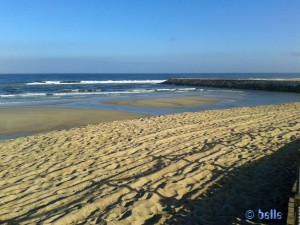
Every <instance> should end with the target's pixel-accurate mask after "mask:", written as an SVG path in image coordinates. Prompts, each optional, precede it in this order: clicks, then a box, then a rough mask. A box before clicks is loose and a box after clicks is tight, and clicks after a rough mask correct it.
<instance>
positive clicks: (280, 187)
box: [164, 139, 300, 225]
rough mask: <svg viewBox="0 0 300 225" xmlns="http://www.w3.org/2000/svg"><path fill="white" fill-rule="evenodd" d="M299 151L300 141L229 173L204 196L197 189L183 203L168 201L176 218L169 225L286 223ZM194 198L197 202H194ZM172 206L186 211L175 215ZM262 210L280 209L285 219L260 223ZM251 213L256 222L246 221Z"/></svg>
mask: <svg viewBox="0 0 300 225" xmlns="http://www.w3.org/2000/svg"><path fill="white" fill-rule="evenodd" d="M299 149H300V139H297V140H294V141H292V142H291V143H289V144H287V145H285V146H284V147H282V148H280V149H278V150H277V151H276V152H274V153H273V154H271V155H269V156H266V157H264V158H262V159H259V160H257V161H255V162H250V163H246V164H244V165H243V166H241V167H238V168H236V169H234V170H233V171H231V172H228V173H227V174H226V176H225V177H224V178H222V179H220V180H219V181H217V182H216V183H214V184H213V185H212V186H210V187H209V189H208V190H207V191H206V192H205V193H204V194H199V195H197V191H198V190H195V191H193V192H190V193H187V194H186V195H184V196H183V198H182V199H181V200H180V201H178V200H176V199H175V198H172V199H166V201H165V202H164V204H165V206H166V209H169V210H170V211H169V212H168V213H170V214H171V215H172V216H171V217H170V218H169V219H168V220H167V221H166V224H216V225H219V224H220V225H226V224H273V225H274V224H286V219H287V208H288V200H289V197H290V194H291V190H292V186H293V184H294V182H295V180H296V165H297V151H298V150H299ZM192 195H193V196H194V198H193V199H194V200H190V199H191V196H192ZM195 196H196V198H195ZM172 205H181V206H182V209H181V210H179V211H177V212H174V211H172V210H171V209H172V208H174V207H172ZM258 209H261V211H263V212H268V211H270V209H276V210H277V212H282V219H279V220H270V219H269V220H266V219H264V220H260V219H258ZM247 210H253V211H254V213H255V214H254V218H253V219H251V220H247V219H246V216H245V213H246V211H247Z"/></svg>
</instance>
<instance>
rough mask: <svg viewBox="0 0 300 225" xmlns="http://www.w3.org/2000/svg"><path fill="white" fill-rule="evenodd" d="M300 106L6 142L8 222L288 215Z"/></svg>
mask: <svg viewBox="0 0 300 225" xmlns="http://www.w3.org/2000/svg"><path fill="white" fill-rule="evenodd" d="M299 112H300V103H293V104H285V105H273V106H260V107H254V108H235V109H229V110H215V111H204V112H197V113H183V114H175V115H167V116H159V117H152V118H143V119H135V120H127V121H115V122H106V123H102V124H99V125H89V126H86V127H82V128H73V129H70V130H68V131H55V132H50V133H44V134H39V135H35V136H30V137H24V138H19V139H16V140H10V141H4V142H0V220H2V223H4V224H36V223H37V224H63V225H64V224H172V225H173V224H222V225H225V224H246V223H248V222H247V221H245V216H244V215H245V212H246V210H248V209H252V210H257V209H258V208H262V209H265V210H267V209H274V208H275V209H277V210H278V211H281V212H283V214H284V218H285V215H286V209H287V202H288V196H289V191H290V190H291V187H292V185H293V183H294V178H295V171H296V170H295V162H296V160H297V157H296V152H297V149H298V148H299V140H298V139H297V138H298V137H299V134H300V113H299ZM254 221H256V222H257V220H255V219H254ZM277 222H278V223H277ZM0 223H1V222H0ZM258 223H262V222H259V221H258ZM272 223H273V224H274V221H272ZM284 223H285V220H284V219H283V220H281V221H276V224H284ZM249 224H250V222H249Z"/></svg>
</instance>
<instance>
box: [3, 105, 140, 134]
mask: <svg viewBox="0 0 300 225" xmlns="http://www.w3.org/2000/svg"><path fill="white" fill-rule="evenodd" d="M143 117H146V115H144V114H135V113H128V112H121V111H108V110H84V109H71V108H7V109H5V108H2V109H0V135H10V134H22V133H29V132H41V131H49V130H54V129H66V128H72V127H78V126H83V125H88V124H96V123H100V122H108V121H115V120H126V119H134V118H143Z"/></svg>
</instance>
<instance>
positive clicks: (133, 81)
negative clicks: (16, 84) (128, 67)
mask: <svg viewBox="0 0 300 225" xmlns="http://www.w3.org/2000/svg"><path fill="white" fill-rule="evenodd" d="M164 81H166V80H82V81H78V82H66V81H65V82H64V81H42V82H31V83H26V85H74V84H159V83H162V82H164Z"/></svg>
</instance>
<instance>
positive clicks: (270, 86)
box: [163, 78, 300, 93]
mask: <svg viewBox="0 0 300 225" xmlns="http://www.w3.org/2000/svg"><path fill="white" fill-rule="evenodd" d="M163 84H175V85H189V86H201V87H216V88H234V89H249V90H262V91H284V92H298V93H300V80H251V79H198V78H176V79H169V80H167V81H165V82H163Z"/></svg>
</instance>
